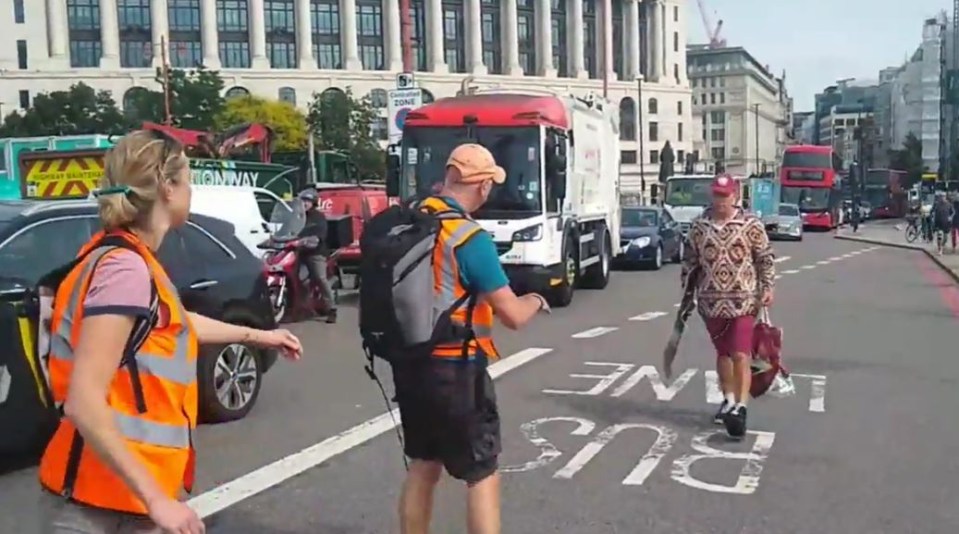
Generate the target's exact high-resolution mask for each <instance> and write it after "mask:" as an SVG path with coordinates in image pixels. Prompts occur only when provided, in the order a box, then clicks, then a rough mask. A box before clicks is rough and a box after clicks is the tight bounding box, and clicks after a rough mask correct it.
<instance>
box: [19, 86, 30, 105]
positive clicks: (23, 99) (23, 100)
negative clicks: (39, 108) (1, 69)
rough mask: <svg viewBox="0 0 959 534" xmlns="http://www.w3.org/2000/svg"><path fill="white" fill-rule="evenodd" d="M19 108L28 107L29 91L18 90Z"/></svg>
mask: <svg viewBox="0 0 959 534" xmlns="http://www.w3.org/2000/svg"><path fill="white" fill-rule="evenodd" d="M20 109H30V91H27V90H26V89H21V90H20Z"/></svg>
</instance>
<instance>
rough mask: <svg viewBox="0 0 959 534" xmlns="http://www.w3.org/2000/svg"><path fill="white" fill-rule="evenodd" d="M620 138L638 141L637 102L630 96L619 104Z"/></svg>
mask: <svg viewBox="0 0 959 534" xmlns="http://www.w3.org/2000/svg"><path fill="white" fill-rule="evenodd" d="M619 138H620V139H621V140H623V141H635V140H636V101H635V100H633V99H632V98H630V97H628V96H627V97H626V98H624V99H622V100H621V101H620V102H619Z"/></svg>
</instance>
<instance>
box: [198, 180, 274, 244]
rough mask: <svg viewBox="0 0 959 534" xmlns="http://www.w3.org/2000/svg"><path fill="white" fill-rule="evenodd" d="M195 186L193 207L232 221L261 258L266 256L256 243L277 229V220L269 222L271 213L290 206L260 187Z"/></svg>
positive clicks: (207, 214)
mask: <svg viewBox="0 0 959 534" xmlns="http://www.w3.org/2000/svg"><path fill="white" fill-rule="evenodd" d="M192 188H193V199H192V200H191V202H190V211H191V212H193V213H198V214H200V215H206V216H208V217H216V218H217V219H222V220H224V221H227V222H229V223H232V224H233V226H234V227H235V231H236V237H237V238H238V239H239V240H240V242H242V243H243V244H244V245H245V246H246V248H247V249H249V250H250V251H251V252H252V253H253V255H254V256H256V257H258V258H262V257H263V254H264V251H263V250H260V249H258V248H257V245H258V244H260V243H262V242H263V241H266V239H267V238H268V237H270V234H271V233H272V232H274V231H276V224H277V223H271V222H270V217H271V214H272V213H273V212H274V210H275V209H286V210H289V209H290V208H289V205H288V203H287V202H285V201H284V200H283V199H281V198H280V197H279V196H277V195H276V194H275V193H273V192H272V191H269V190H267V189H263V188H259V187H238V186H227V185H193V187H192ZM264 214H265V215H264Z"/></svg>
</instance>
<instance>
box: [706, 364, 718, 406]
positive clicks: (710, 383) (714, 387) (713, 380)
mask: <svg viewBox="0 0 959 534" xmlns="http://www.w3.org/2000/svg"><path fill="white" fill-rule="evenodd" d="M703 375H705V377H706V402H708V403H709V404H719V403H721V402H723V391H722V390H721V389H719V373H717V372H716V371H706V372H705V373H703Z"/></svg>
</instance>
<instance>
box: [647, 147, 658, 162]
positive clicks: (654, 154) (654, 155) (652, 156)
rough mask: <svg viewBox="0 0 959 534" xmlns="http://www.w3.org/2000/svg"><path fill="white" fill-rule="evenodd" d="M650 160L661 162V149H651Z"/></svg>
mask: <svg viewBox="0 0 959 534" xmlns="http://www.w3.org/2000/svg"><path fill="white" fill-rule="evenodd" d="M649 162H650V163H659V151H658V150H650V151H649Z"/></svg>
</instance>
